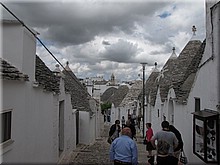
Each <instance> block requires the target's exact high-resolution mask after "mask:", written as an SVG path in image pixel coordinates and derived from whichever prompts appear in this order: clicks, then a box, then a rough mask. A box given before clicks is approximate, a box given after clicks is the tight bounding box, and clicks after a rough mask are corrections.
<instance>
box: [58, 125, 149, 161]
mask: <svg viewBox="0 0 220 165" xmlns="http://www.w3.org/2000/svg"><path fill="white" fill-rule="evenodd" d="M109 127H110V126H109V125H105V127H104V130H103V131H102V135H101V137H100V138H98V139H96V141H95V142H94V143H93V144H91V145H81V144H79V145H77V148H76V150H74V151H73V152H72V153H71V154H70V155H69V156H67V157H65V158H63V160H62V162H61V163H60V164H70V165H82V164H86V165H89V164H90V165H92V164H99V165H101V164H102V165H104V164H112V163H111V162H110V160H109V147H110V145H109V144H108V143H107V137H108V130H109ZM142 141H143V138H142V137H141V136H140V135H137V147H138V162H139V164H146V162H147V152H146V150H145V145H143V144H142Z"/></svg>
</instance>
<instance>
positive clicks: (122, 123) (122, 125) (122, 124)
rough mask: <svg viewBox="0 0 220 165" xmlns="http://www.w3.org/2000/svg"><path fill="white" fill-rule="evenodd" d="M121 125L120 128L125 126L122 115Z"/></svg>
mask: <svg viewBox="0 0 220 165" xmlns="http://www.w3.org/2000/svg"><path fill="white" fill-rule="evenodd" d="M121 127H122V129H123V128H124V127H125V117H124V116H122V118H121Z"/></svg>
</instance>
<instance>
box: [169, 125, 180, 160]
mask: <svg viewBox="0 0 220 165" xmlns="http://www.w3.org/2000/svg"><path fill="white" fill-rule="evenodd" d="M169 130H170V131H171V132H173V133H174V134H175V135H176V138H177V140H178V145H177V147H176V148H175V149H174V156H175V157H176V158H179V156H180V153H181V151H183V140H182V136H181V133H180V132H179V130H177V129H176V128H175V127H174V126H173V125H170V126H169Z"/></svg>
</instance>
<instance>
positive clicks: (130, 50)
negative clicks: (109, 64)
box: [101, 39, 141, 63]
mask: <svg viewBox="0 0 220 165" xmlns="http://www.w3.org/2000/svg"><path fill="white" fill-rule="evenodd" d="M140 51H141V50H140V49H138V47H137V45H136V44H133V43H130V42H128V41H125V40H122V39H119V40H118V42H117V43H114V44H112V45H110V46H108V47H106V50H105V52H104V53H102V54H101V57H102V58H103V59H106V60H110V61H115V62H131V63H133V62H136V61H135V56H136V55H137V53H138V52H140Z"/></svg>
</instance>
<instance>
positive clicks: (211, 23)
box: [146, 0, 220, 164]
mask: <svg viewBox="0 0 220 165" xmlns="http://www.w3.org/2000/svg"><path fill="white" fill-rule="evenodd" d="M219 18H220V3H219V1H209V0H208V1H206V40H205V41H203V43H202V42H201V41H199V40H197V39H196V37H195V36H193V37H192V39H191V40H190V41H189V42H188V43H187V45H186V46H185V48H184V49H183V50H182V51H181V53H180V55H179V56H178V57H175V56H173V54H172V55H171V57H170V59H169V60H168V61H167V63H166V64H165V65H164V67H163V69H162V70H161V72H152V74H151V75H150V77H149V79H148V80H147V83H146V86H147V89H146V95H147V103H148V106H147V107H148V108H147V115H149V116H150V120H149V121H150V122H152V126H153V130H154V131H155V132H157V131H159V130H161V126H160V124H161V122H162V121H163V120H167V121H169V122H170V124H173V125H174V126H175V127H176V128H177V129H178V130H179V131H180V132H181V134H182V138H183V141H184V151H185V153H186V155H187V157H188V160H189V163H192V164H193V163H196V164H207V163H210V162H212V161H213V162H212V163H219V151H220V150H219V130H218V129H217V128H218V126H215V127H213V128H214V129H216V130H215V131H216V132H215V134H216V135H215V136H214V135H212V137H213V138H212V139H213V140H212V141H213V143H212V145H210V144H206V143H208V141H206V139H207V138H210V135H209V134H208V133H205V134H204V135H205V136H204V135H199V136H202V137H203V138H201V142H199V145H202V147H201V148H200V149H199V148H198V147H197V143H198V141H197V139H199V138H197V137H196V136H197V133H196V129H193V128H195V127H196V124H198V123H202V122H201V121H200V120H199V121H200V122H198V121H197V123H195V121H196V120H195V119H194V117H195V116H199V115H201V116H200V117H201V120H202V119H204V120H205V118H206V116H207V117H212V114H213V116H219V112H220V110H219V103H220V97H219V91H220V87H219V78H220V76H219V64H220V61H219V59H220V58H219V54H220V53H219V45H220V44H219V41H220V28H219V27H220V23H219V20H220V19H219ZM193 30H194V32H195V27H193ZM150 82H152V83H150ZM206 109H208V110H209V111H208V112H207V110H206ZM204 110H205V111H204ZM204 114H209V115H204ZM207 121H209V120H207ZM217 121H218V122H219V119H218V120H217ZM217 121H216V124H217ZM219 123H220V122H219ZM206 125H207V124H206V123H205V122H204V125H203V126H204V131H205V130H206V127H207V126H206ZM194 126H195V127H194ZM215 139H216V141H215ZM217 140H218V141H217ZM204 146H205V147H204ZM217 155H218V156H217ZM217 159H218V161H217Z"/></svg>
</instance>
